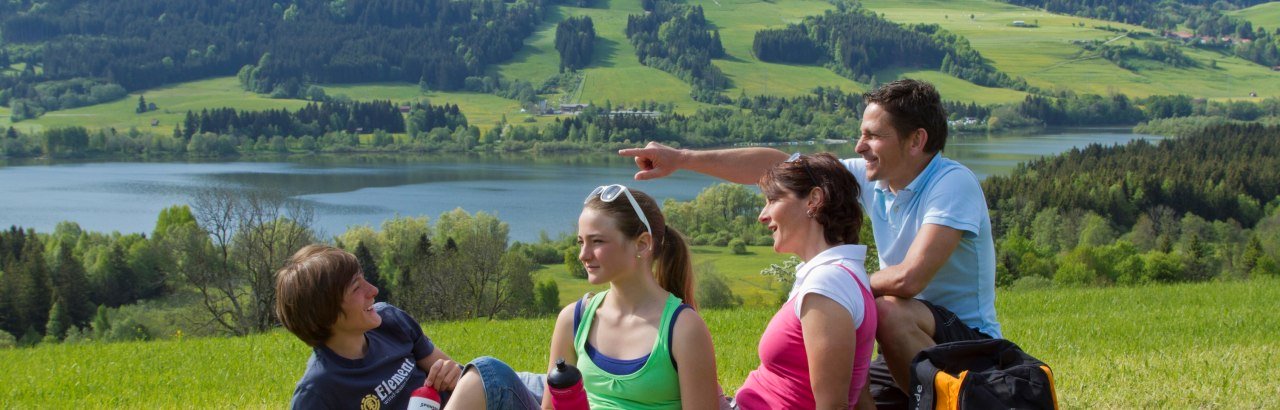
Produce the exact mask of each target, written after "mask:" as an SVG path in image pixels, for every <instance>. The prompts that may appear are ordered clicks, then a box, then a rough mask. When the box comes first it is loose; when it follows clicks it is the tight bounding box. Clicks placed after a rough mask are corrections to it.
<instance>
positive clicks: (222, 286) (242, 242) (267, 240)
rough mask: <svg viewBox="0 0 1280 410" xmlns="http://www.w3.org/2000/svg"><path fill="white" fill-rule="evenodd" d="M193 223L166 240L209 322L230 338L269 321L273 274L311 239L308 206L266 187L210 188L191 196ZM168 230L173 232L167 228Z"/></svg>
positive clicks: (270, 323)
mask: <svg viewBox="0 0 1280 410" xmlns="http://www.w3.org/2000/svg"><path fill="white" fill-rule="evenodd" d="M192 208H193V209H194V211H195V212H194V215H195V218H196V222H197V225H196V226H195V227H190V226H189V225H188V228H186V229H180V231H181V232H178V233H179V235H178V238H176V240H175V241H174V242H173V243H174V245H175V247H176V248H177V250H178V253H179V254H180V256H179V258H180V260H181V262H180V263H178V267H177V271H178V272H179V273H180V274H181V275H182V276H183V277H185V278H186V279H187V281H188V282H189V283H191V284H192V285H193V286H194V287H195V288H196V290H197V291H198V292H199V293H200V295H201V302H202V305H203V307H204V310H205V311H206V312H207V313H208V314H209V316H210V319H211V320H212V321H213V322H214V323H216V324H217V325H218V326H220V327H221V328H223V329H224V330H226V331H228V332H230V333H232V334H235V335H246V334H249V333H253V332H260V331H265V330H268V329H270V328H271V327H272V326H273V325H274V324H275V321H276V320H275V317H274V316H275V315H274V312H275V281H274V278H275V272H276V270H277V269H279V267H280V266H283V265H284V262H285V260H286V259H287V258H288V257H289V256H290V255H292V254H293V253H294V252H296V251H297V250H298V249H300V248H302V247H303V246H304V245H307V244H310V243H313V242H315V237H314V234H313V233H312V231H311V228H310V226H311V223H312V221H313V220H314V215H315V211H314V210H313V209H312V208H311V207H310V206H309V205H307V204H305V203H302V202H300V201H290V200H288V199H287V198H285V197H284V196H282V195H280V194H278V193H274V192H263V191H234V190H231V189H229V188H214V189H209V190H206V191H202V192H200V193H197V194H196V195H195V197H194V198H193V200H192ZM171 233H174V232H171Z"/></svg>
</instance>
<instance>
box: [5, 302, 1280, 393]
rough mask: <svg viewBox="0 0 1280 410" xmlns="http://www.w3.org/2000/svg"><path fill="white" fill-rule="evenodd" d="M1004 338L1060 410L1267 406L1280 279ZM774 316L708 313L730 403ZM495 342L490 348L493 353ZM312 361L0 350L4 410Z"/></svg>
mask: <svg viewBox="0 0 1280 410" xmlns="http://www.w3.org/2000/svg"><path fill="white" fill-rule="evenodd" d="M997 309H998V311H999V312H1000V313H999V314H1000V321H1001V323H1002V325H1003V327H1004V332H1005V336H1006V337H1007V338H1009V339H1011V340H1013V341H1015V342H1017V343H1018V344H1019V345H1020V346H1022V347H1023V348H1024V349H1025V350H1026V351H1027V352H1029V353H1031V354H1032V355H1034V356H1036V357H1038V358H1040V359H1042V360H1044V361H1045V362H1046V363H1048V364H1049V365H1050V366H1051V367H1053V369H1054V373H1055V381H1056V383H1057V391H1058V397H1059V400H1060V404H1061V406H1062V407H1063V408H1235V407H1240V406H1243V407H1250V408H1254V407H1258V408H1266V407H1275V406H1278V405H1280V398H1277V397H1276V391H1275V388H1276V387H1275V380H1277V379H1278V378H1280V367H1278V366H1272V365H1271V364H1273V363H1274V361H1275V358H1276V356H1277V355H1278V354H1280V338H1277V337H1276V331H1275V329H1276V328H1277V327H1278V326H1280V316H1277V315H1275V312H1276V311H1277V309H1280V279H1277V278H1255V279H1253V280H1249V281H1242V282H1210V283H1195V284H1175V285H1150V286H1141V287H1117V288H1066V289H1043V290H1028V291H1004V290H1001V291H999V292H998V295H997ZM773 310H774V308H771V307H753V308H744V309H737V310H707V311H704V312H702V314H703V316H704V317H705V318H706V321H707V323H708V325H709V327H710V329H711V334H712V337H713V339H714V341H715V345H716V358H717V363H718V365H717V366H718V374H719V378H720V382H721V384H722V385H723V386H724V387H725V389H726V390H727V391H733V390H736V388H737V387H738V386H739V385H741V384H742V381H743V380H744V379H745V377H746V375H747V373H748V372H750V371H751V369H753V368H754V367H755V366H756V364H757V361H756V360H757V359H756V344H757V342H758V340H759V335H760V332H761V331H762V330H763V328H764V326H765V324H766V323H767V322H768V320H769V318H770V317H771V316H772V314H773ZM552 321H553V319H552V318H550V317H545V318H538V319H518V320H504V321H485V320H468V321H461V322H448V323H425V324H424V326H423V327H424V329H425V331H426V333H427V334H428V335H429V336H430V337H431V338H432V339H433V341H434V342H435V343H436V344H437V346H439V347H440V348H441V349H444V351H445V352H447V353H449V354H450V355H451V356H453V357H454V358H455V359H459V360H470V359H471V358H474V357H477V356H481V355H491V356H495V357H498V358H500V359H503V360H504V361H507V362H509V363H510V364H511V365H512V366H513V367H514V368H516V369H520V370H530V371H535V372H540V371H541V370H542V369H545V368H546V363H547V358H546V357H545V354H546V353H545V352H546V346H547V345H548V341H549V338H550V329H551V325H552ZM498 340H501V342H497V343H495V341H498ZM309 354H310V352H309V349H307V347H306V346H305V345H304V344H303V343H302V342H300V341H298V340H297V339H295V338H294V337H293V336H292V335H290V334H288V333H286V332H283V331H280V330H277V331H273V332H270V333H267V334H262V335H254V336H248V337H241V338H201V339H190V338H188V339H170V340H164V341H154V342H130V343H111V344H81V345H45V346H40V347H37V348H29V349H10V350H0V363H3V365H2V366H3V369H2V370H4V371H0V386H3V387H0V402H3V403H5V406H6V407H9V408H47V407H63V408H78V407H90V408H101V407H109V408H124V407H146V408H192V407H198V408H280V407H282V406H284V405H285V404H286V403H288V401H289V397H290V395H291V394H292V391H293V385H294V383H295V382H296V381H297V378H298V377H299V376H301V374H302V371H303V368H304V366H305V363H306V358H307V356H308V355H309Z"/></svg>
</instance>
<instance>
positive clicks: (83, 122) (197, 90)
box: [0, 77, 552, 134]
mask: <svg viewBox="0 0 1280 410" xmlns="http://www.w3.org/2000/svg"><path fill="white" fill-rule="evenodd" d="M324 89H325V92H326V93H327V94H329V95H339V94H341V95H346V96H347V97H350V98H351V99H354V100H362V101H368V100H391V101H392V102H410V101H417V100H421V99H426V100H429V101H430V102H431V103H433V104H445V103H449V104H457V105H458V108H459V109H461V110H462V112H463V114H465V115H466V116H467V121H468V122H470V123H471V124H473V125H476V126H479V127H480V128H482V129H490V128H493V126H494V124H495V123H497V122H498V120H499V119H501V118H502V116H503V115H506V116H507V121H508V122H511V123H516V124H519V123H522V122H521V120H522V119H524V118H525V117H526V116H528V115H527V114H524V113H521V112H520V104H519V103H518V102H516V101H514V100H508V99H505V98H502V97H498V96H496V95H492V94H481V93H466V92H441V91H432V92H427V93H423V92H422V91H421V90H420V89H419V88H418V85H417V84H409V83H370V84H335V85H326V86H324ZM139 95H142V96H144V97H145V98H146V99H147V101H148V102H154V103H156V106H157V107H158V108H159V109H158V110H156V111H152V112H148V113H146V114H137V113H135V112H134V108H136V107H137V106H138V96H139ZM306 104H307V101H305V100H296V99H273V98H267V97H266V96H263V95H260V94H255V93H251V92H248V91H244V90H243V89H241V88H240V84H239V82H238V80H237V79H236V78H235V77H218V78H212V79H208V80H199V81H192V82H186V83H181V84H175V85H171V86H166V87H161V88H156V89H151V90H146V91H143V92H141V93H130V94H129V96H127V97H125V98H123V99H120V100H117V101H113V102H109V103H105V104H97V105H91V106H87V107H79V108H73V109H69V110H59V111H53V112H50V113H46V114H45V115H44V116H41V117H40V118H37V119H34V120H26V121H21V122H18V123H17V124H15V125H16V126H17V127H18V129H19V130H21V131H24V132H35V131H39V130H41V129H44V128H58V127H71V126H81V127H86V128H90V129H99V128H115V129H116V130H119V131H121V132H123V131H125V130H128V129H129V128H130V127H137V128H138V129H139V130H142V131H144V132H145V131H153V132H159V133H166V134H167V133H170V132H172V131H173V126H174V124H177V123H180V122H182V120H183V118H185V117H186V113H187V111H188V110H191V111H200V110H202V109H211V108H223V107H231V108H235V109H237V110H250V111H255V110H268V109H281V108H285V109H290V110H296V109H298V108H301V107H302V106H304V105H306ZM3 110H4V111H3V114H4V118H3V119H2V120H0V125H6V126H7V124H8V122H9V109H8V108H3ZM534 118H536V119H537V122H538V123H545V122H550V121H552V117H534ZM151 120H159V125H158V126H156V127H152V126H151Z"/></svg>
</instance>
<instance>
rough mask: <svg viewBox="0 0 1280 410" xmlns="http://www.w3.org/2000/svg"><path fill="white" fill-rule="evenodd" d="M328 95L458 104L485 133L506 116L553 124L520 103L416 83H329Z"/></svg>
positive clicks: (516, 120) (512, 120)
mask: <svg viewBox="0 0 1280 410" xmlns="http://www.w3.org/2000/svg"><path fill="white" fill-rule="evenodd" d="M324 91H325V93H326V94H328V95H331V96H333V95H346V96H348V97H351V98H352V99H354V100H362V101H368V100H391V101H392V102H397V103H401V102H411V101H418V100H427V101H429V102H431V103H432V104H435V105H442V104H455V105H457V106H458V109H459V110H461V111H462V114H463V115H466V116H467V122H468V123H469V124H471V125H475V126H477V127H480V128H481V129H484V130H489V129H492V128H493V127H494V124H496V123H497V122H498V121H499V120H501V119H502V117H503V116H504V115H505V116H506V117H507V122H509V123H512V124H528V123H526V122H523V121H522V120H523V119H525V118H526V117H527V118H534V119H535V121H536V123H538V124H543V123H548V122H551V121H554V119H553V118H554V117H551V116H546V117H542V116H532V115H529V114H526V113H522V112H520V110H521V107H520V103H519V102H517V101H515V100H508V99H506V98H502V97H499V96H496V95H493V94H484V93H472V92H444V91H429V92H425V93H424V92H422V90H421V89H419V88H418V85H417V84H409V83H370V84H330V85H326V86H324Z"/></svg>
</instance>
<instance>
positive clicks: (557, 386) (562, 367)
mask: <svg viewBox="0 0 1280 410" xmlns="http://www.w3.org/2000/svg"><path fill="white" fill-rule="evenodd" d="M547 387H548V388H549V389H550V390H551V405H552V406H553V407H554V408H555V409H556V410H587V409H589V408H590V407H588V406H587V390H586V389H584V388H583V387H582V372H579V371H578V368H577V367H573V365H571V364H568V363H565V362H564V358H559V359H556V368H554V369H551V372H550V373H547Z"/></svg>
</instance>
